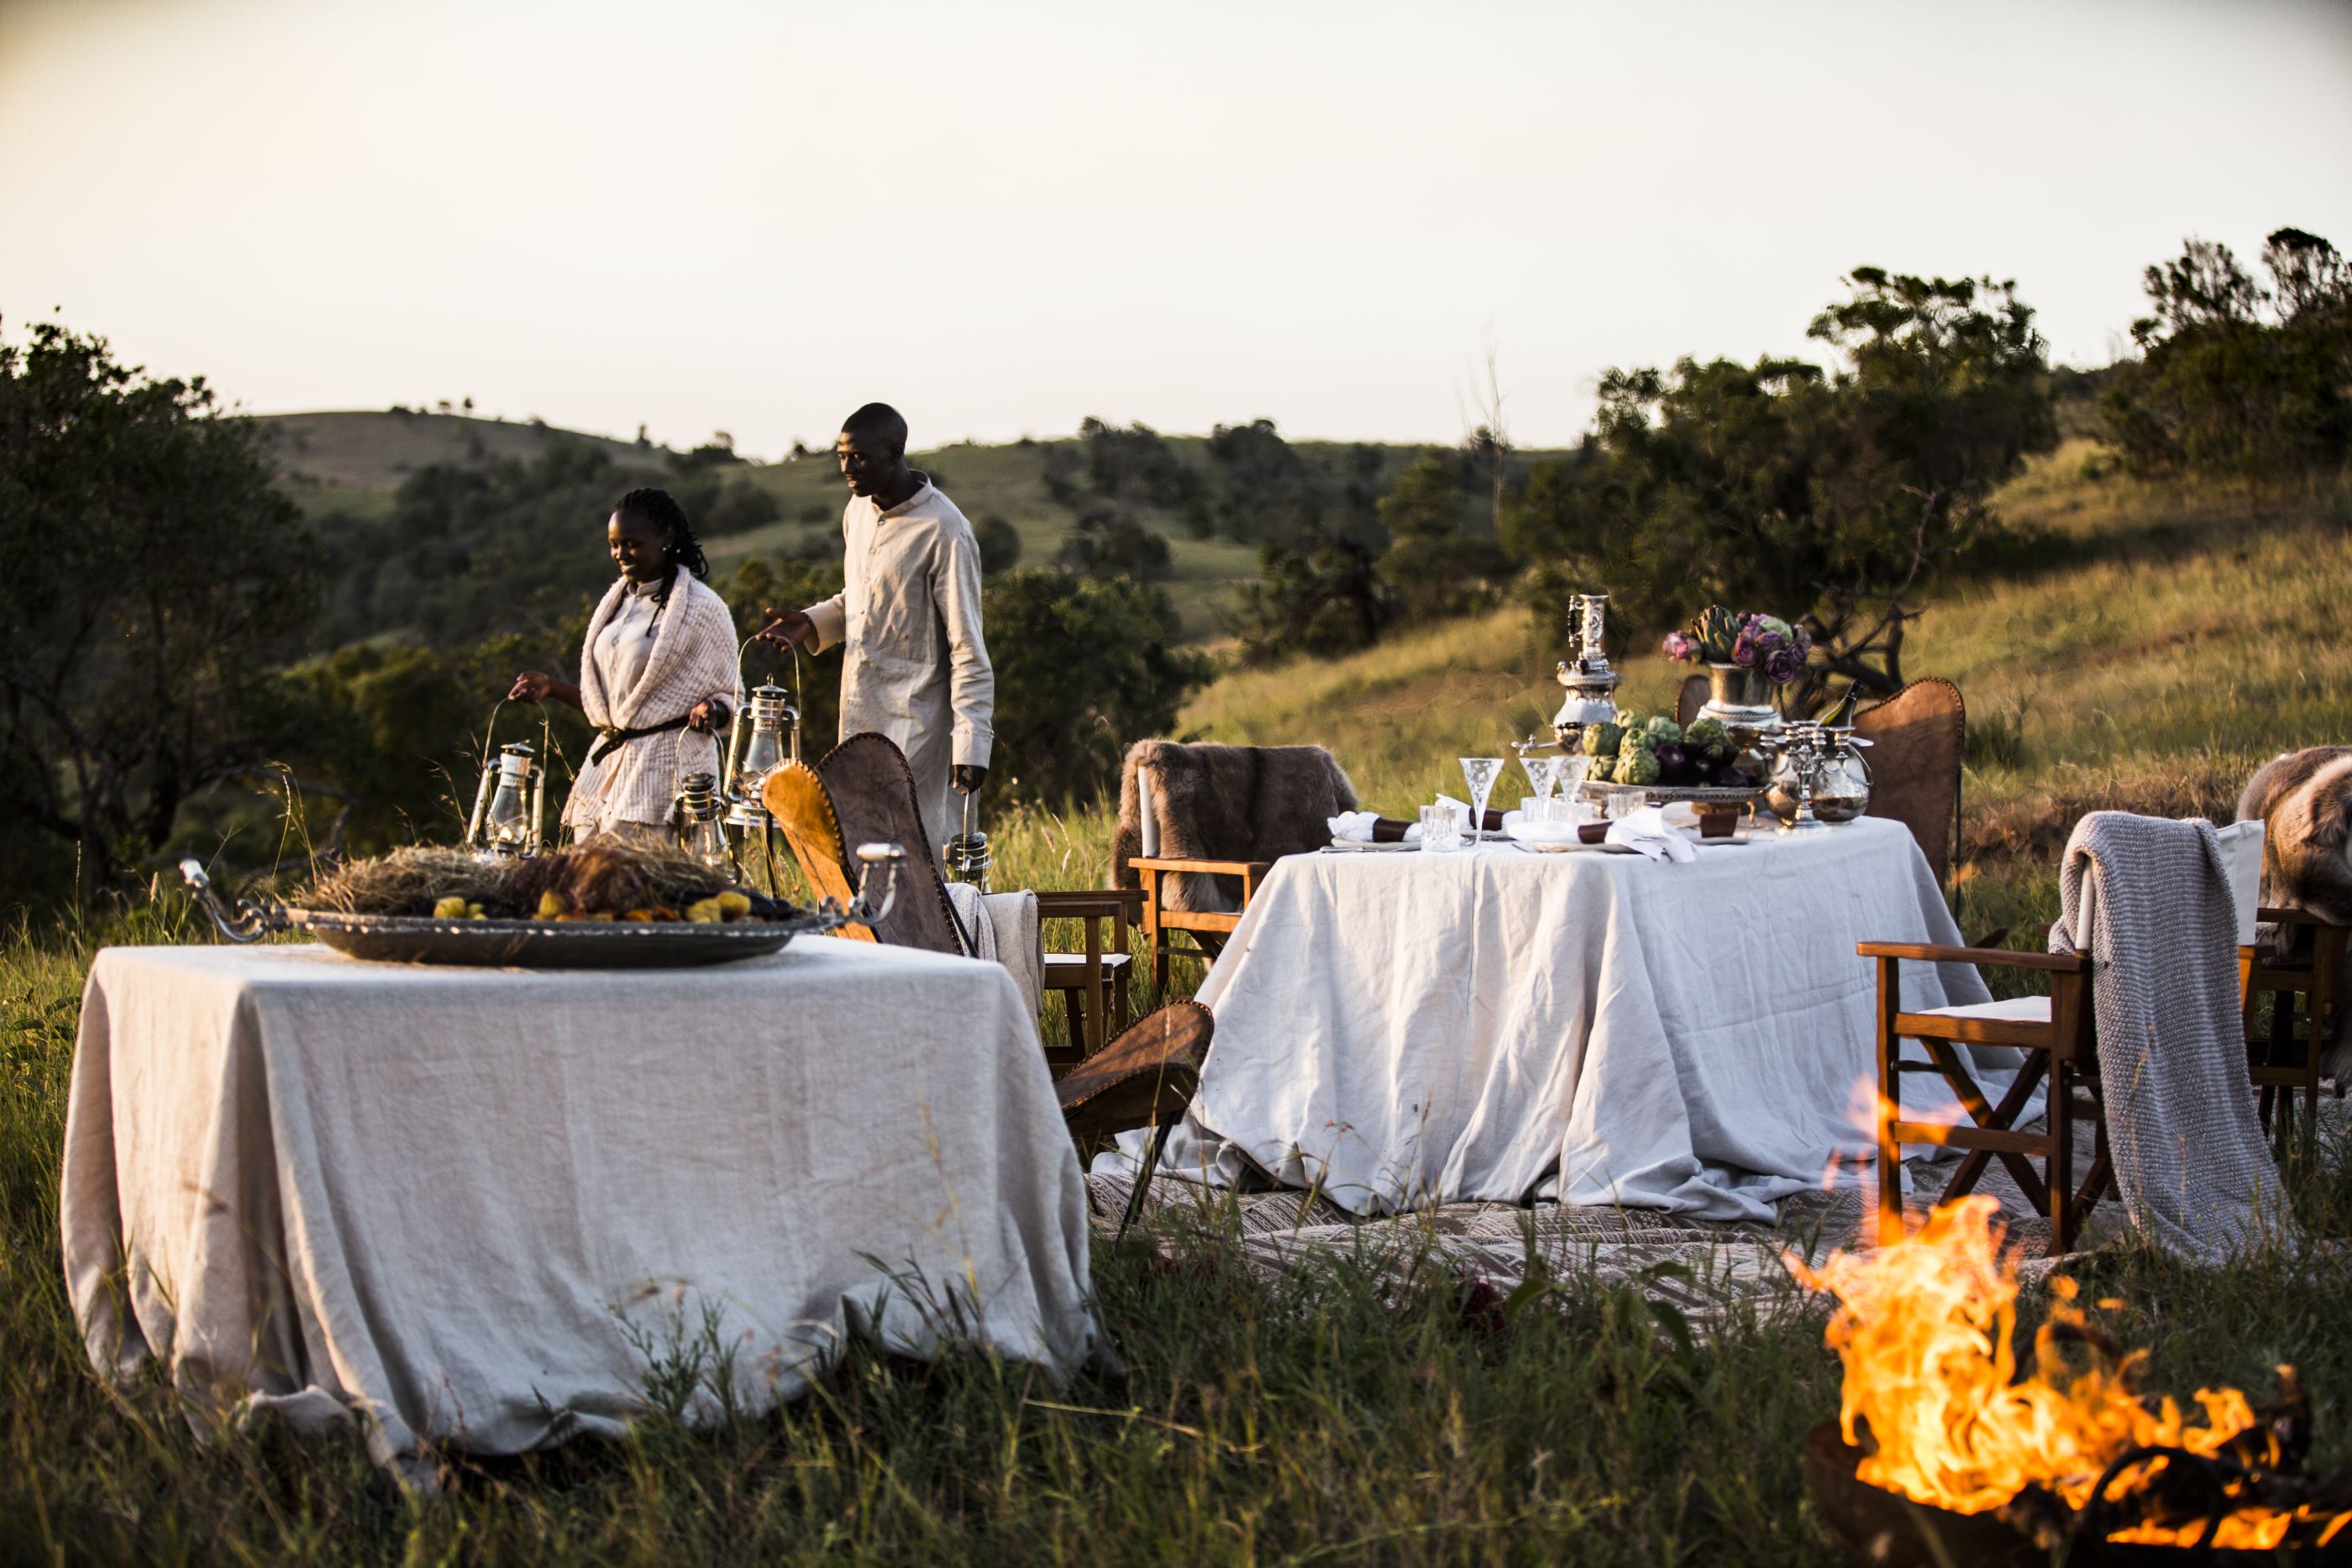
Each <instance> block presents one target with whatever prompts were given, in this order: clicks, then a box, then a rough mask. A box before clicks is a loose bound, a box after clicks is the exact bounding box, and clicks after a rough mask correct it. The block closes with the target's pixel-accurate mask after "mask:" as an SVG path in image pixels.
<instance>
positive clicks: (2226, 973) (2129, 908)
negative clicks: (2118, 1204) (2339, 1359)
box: [2050, 811, 2287, 1263]
mask: <svg viewBox="0 0 2352 1568" xmlns="http://www.w3.org/2000/svg"><path fill="white" fill-rule="evenodd" d="M2094 884H2095V890H2096V894H2095V897H2094V898H2093V900H2092V907H2091V926H2090V930H2089V932H2088V934H2087V935H2088V938H2089V940H2088V951H2089V955H2090V958H2091V1000H2092V1010H2093V1014H2094V1016H2095V1019H2096V1020H2097V1024H2098V1035H2099V1078H2100V1082H2101V1088H2102V1092H2104V1094H2105V1099H2106V1117H2107V1141H2108V1145H2109V1147H2110V1149H2111V1150H2112V1157H2113V1159H2114V1162H2115V1175H2116V1191H2117V1192H2118V1193H2120V1194H2121V1195H2122V1197H2123V1203H2124V1208H2125V1210H2126V1213H2127V1214H2128V1215H2129V1216H2130V1218H2131V1221H2132V1223H2133V1224H2134V1225H2136V1226H2137V1227H2139V1228H2140V1229H2141V1230H2143V1231H2145V1232H2146V1233H2147V1235H2148V1236H2149V1237H2151V1238H2152V1239H2155V1240H2156V1241H2157V1242H2158V1243H2159V1244H2160V1245H2162V1246H2164V1247H2165V1248H2167V1249H2170V1250H2172V1251H2176V1252H2179V1253H2181V1254H2183V1255H2184V1256H2187V1257H2190V1258H2194V1259H2197V1260H2200V1261H2203V1262H2209V1263H2212V1262H2220V1261H2221V1260H2223V1259H2225V1258H2227V1257H2229V1256H2230V1255H2231V1253H2233V1252H2235V1251H2237V1250H2238V1249H2240V1248H2242V1247H2243V1246H2245V1245H2247V1244H2248V1243H2249V1242H2251V1241H2252V1240H2254V1239H2257V1238H2258V1237H2260V1236H2261V1235H2262V1234H2263V1230H2264V1228H2266V1227H2269V1228H2278V1227H2281V1226H2283V1225H2284V1224H2285V1223H2286V1218H2287V1217H2286V1215H2285V1211H2284V1197H2283V1195H2282V1194H2281V1193H2280V1190H2279V1186H2278V1180H2277V1176H2276V1173H2275V1171H2274V1170H2273V1167H2272V1165H2271V1158H2270V1153H2269V1150H2268V1149H2267V1148H2266V1147H2265V1146H2264V1145H2263V1131H2262V1124H2261V1123H2260V1122H2258V1121H2257V1120H2256V1119H2255V1116H2254V1103H2253V1093H2252V1090H2251V1089H2250V1088H2249V1086H2248V1083H2247V1079H2246V1045H2245V1025H2244V1020H2243V1017H2242V1013H2241V1011H2240V1009H2239V1000H2238V954H2237V914H2236V909H2235V906H2234V905H2233V904H2231V894H2230V878H2229V873H2228V870H2227V868H2226V867H2225V866H2224V864H2223V863H2222V860H2221V845H2220V843H2219V842H2218V841H2216V840H2215V838H2214V836H2213V825H2212V824H2211V823H2210V822H2205V821H2190V822H2176V821H2167V820H2165V819H2163V818H2158V817H2139V816H2134V815H2131V814H2130V813H2128V812H2125V811H2094V812H2092V813H2091V814H2090V815H2089V816H2086V817H2084V819H2083V820H2082V821H2080V822H2078V823H2076V824H2075V825H2074V833H2073V835H2072V836H2071V837H2070V838H2068V840H2067V841H2066V855H2065V859H2064V861H2063V862H2062V863H2061V865H2060V868H2059V873H2058V886H2059V894H2060V897H2061V900H2062V902H2063V908H2064V911H2065V913H2064V915H2063V917H2062V918H2061V920H2060V921H2059V924H2058V925H2056V926H2054V927H2053V928H2052V930H2051V933H2050V947H2051V950H2052V951H2053V952H2071V951H2074V950H2075V947H2074V944H2073V943H2072V942H2070V940H2069V937H2068V934H2069V933H2070V932H2074V931H2076V930H2077V929H2079V927H2080V925H2081V922H2080V920H2079V918H2078V912H2079V911H2080V910H2081V908H2082V904H2083V898H2084V893H2085V891H2086V890H2087V889H2089V888H2090V887H2092V886H2093V885H2094Z"/></svg>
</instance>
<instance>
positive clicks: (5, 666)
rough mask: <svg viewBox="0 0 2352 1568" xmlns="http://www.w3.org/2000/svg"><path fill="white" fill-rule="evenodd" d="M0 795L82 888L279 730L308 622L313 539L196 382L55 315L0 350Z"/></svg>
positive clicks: (149, 842)
mask: <svg viewBox="0 0 2352 1568" xmlns="http://www.w3.org/2000/svg"><path fill="white" fill-rule="evenodd" d="M0 545H5V549H6V550H7V551H8V553H9V555H10V557H11V558H12V559H14V560H15V561H16V594H15V599H16V602H15V604H14V606H13V607H12V609H11V612H10V613H9V614H8V615H7V616H6V617H5V618H0V800H5V804H6V807H7V809H8V813H9V816H10V818H11V820H13V821H16V822H19V823H22V824H25V825H26V826H28V827H30V828H32V829H34V830H36V831H38V832H40V833H42V834H45V835H47V838H48V840H49V841H50V842H51V843H52V844H53V845H63V846H69V848H70V850H71V851H72V852H76V853H78V855H79V867H80V874H81V881H82V885H83V886H84V887H85V888H87V887H90V886H94V885H95V884H96V883H98V881H99V880H100V879H101V878H103V877H105V876H106V875H108V874H110V873H117V872H120V871H122V870H123V869H125V868H127V867H128V866H130V865H131V863H133V862H136V861H137V860H138V859H139V858H140V857H141V856H142V855H144V854H146V853H148V852H151V851H152V850H154V849H157V848H159V847H161V846H162V845H163V843H164V842H165V841H166V840H167V839H168V838H169V837H170V835H171V832H172V828H173V821H174V820H175V818H176V816H177V814H178V811H179V809H180V805H181V803H182V802H183V801H184V800H186V799H187V798H188V796H189V795H190V794H191V793H192V792H194V791H195V790H197V789H203V788H204V787H205V786H206V785H208V784H211V783H214V782H215V781H217V780H219V779H223V778H225V777H227V776H229V775H231V774H234V773H236V772H238V771H240V770H243V769H246V768H251V767H252V766H254V764H255V763H257V761H259V760H261V759H262V758H266V757H267V756H268V755H269V752H270V750H271V748H272V747H275V746H277V745H278V744H279V743H280V742H282V741H283V740H285V739H286V738H287V737H288V735H287V729H288V727H287V724H286V717H287V715H286V710H285V707H284V705H283V703H282V701H281V700H280V694H279V691H278V686H277V684H276V681H275V678H274V676H273V674H272V671H273V667H274V666H275V665H276V664H278V662H279V661H280V660H282V659H283V658H285V657H287V656H289V654H291V653H295V652H297V651H299V646H300V639H301V636H302V633H303V632H305V631H307V629H308V627H309V624H310V616H311V613H312V611H313V609H314V607H315V605H316V603H317V601H318V594H319V583H320V578H319V570H318V562H319V557H318V551H317V549H316V547H315V545H314V542H313V540H312V538H311V535H310V530H309V529H308V528H306V527H305V526H304V524H303V522H302V520H301V517H300V515H299V513H298V512H297V510H296V509H295V507H294V506H293V504H292V503H291V502H290V501H289V500H287V499H286V498H285V497H283V496H281V495H280V494H278V491H277V489H276V488H275V487H274V486H273V485H272V482H271V473H270V465H269V463H268V455H267V453H266V452H265V451H264V449H263V445H262V443H261V441H260V440H259V438H258V437H257V433H256V432H255V429H254V427H253V426H252V424H251V423H249V422H248V421H246V420H243V419H238V418H234V417H230V416H227V415H225V414H223V413H221V412H220V411H219V409H218V408H217V407H216V405H215V400H214V397H213V393H212V392H211V391H210V390H209V389H208V388H207V387H206V386H205V383H204V382H202V381H201V380H196V381H175V380H170V379H160V378H151V377H148V376H146V375H145V374H144V373H143V372H142V371H140V370H139V369H138V368H136V367H129V366H125V365H122V364H121V363H120V362H118V361H116V360H115V359H114V357H113V355H112V352H111V351H110V349H109V347H108V345H107V344H106V342H105V341H104V340H101V339H98V338H89V337H80V336H78V335H76V334H74V333H72V332H70V331H68V330H67V329H65V328H63V327H62V326H58V325H56V324H54V323H43V324H40V325H37V326H36V327H35V328H34V329H33V330H32V334H31V337H30V340H29V341H28V342H27V343H26V344H25V345H24V346H22V347H13V346H9V345H6V344H0ZM11 852H12V853H16V854H22V853H23V852H24V846H21V845H20V846H16V847H14V848H13V849H12V851H11Z"/></svg>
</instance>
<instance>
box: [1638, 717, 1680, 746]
mask: <svg viewBox="0 0 2352 1568" xmlns="http://www.w3.org/2000/svg"><path fill="white" fill-rule="evenodd" d="M1642 729H1643V733H1645V734H1646V735H1648V736H1649V737H1650V744H1651V745H1653V746H1669V745H1680V744H1681V743H1682V738H1683V727H1682V726H1681V725H1678V724H1676V723H1675V721H1674V720H1673V719H1670V718H1668V717H1667V716H1665V715H1664V714H1660V715H1659V716H1657V717H1655V718H1654V719H1652V720H1650V722H1649V723H1647V724H1645V725H1643V727H1642Z"/></svg>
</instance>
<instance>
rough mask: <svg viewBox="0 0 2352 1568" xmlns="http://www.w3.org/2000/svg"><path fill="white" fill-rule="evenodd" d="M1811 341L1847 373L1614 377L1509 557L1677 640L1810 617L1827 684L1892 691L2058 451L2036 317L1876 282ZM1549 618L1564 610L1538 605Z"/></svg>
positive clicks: (1991, 290)
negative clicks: (1949, 589)
mask: <svg viewBox="0 0 2352 1568" xmlns="http://www.w3.org/2000/svg"><path fill="white" fill-rule="evenodd" d="M1848 283H1849V285H1850V287H1851V290H1852V292H1851V297H1850V298H1847V299H1845V300H1843V301H1841V302H1839V303H1837V304H1833V305H1832V306H1831V307H1830V308H1828V309H1827V310H1825V311H1823V312H1822V314H1821V315H1820V316H1819V317H1817V318H1816V319H1814V321H1813V323H1812V326H1811V333H1810V335H1811V337H1812V338H1814V339H1815V340H1819V341H1821V342H1823V343H1825V344H1827V345H1829V346H1831V347H1832V348H1833V349H1835V350H1837V351H1838V353H1839V356H1840V359H1841V361H1842V363H1840V364H1839V365H1838V366H1836V367H1835V368H1834V369H1824V368H1823V367H1822V366H1818V365H1814V364H1811V363H1808V362H1805V361H1798V360H1786V359H1774V358H1767V359H1762V360H1759V361H1756V363H1754V364H1753V365H1746V364H1741V363H1738V362H1737V361H1728V360H1718V361H1714V362H1712V363H1708V364H1700V363H1698V362H1697V361H1693V360H1684V361H1681V362H1679V363H1678V364H1676V365H1675V368H1674V369H1673V370H1672V371H1665V372H1661V371H1655V370H1632V371H1609V372H1607V373H1606V374H1605V375H1603V377H1602V378H1601V408H1600V411H1599V414H1598V417H1597V419H1596V427H1595V430H1594V434H1592V435H1591V437H1589V438H1588V439H1587V442H1586V444H1585V445H1584V446H1583V448H1582V449H1580V451H1579V452H1578V453H1576V454H1574V455H1572V456H1570V458H1567V459H1564V460H1558V461H1554V462H1551V463H1548V464H1544V465H1539V466H1538V468H1537V469H1536V470H1535V471H1534V472H1532V473H1531V474H1530V475H1529V476H1528V482H1527V484H1526V486H1524V487H1523V489H1522V491H1521V493H1520V495H1519V497H1517V502H1516V504H1515V505H1514V506H1513V507H1511V508H1510V509H1509V511H1508V513H1507V516H1506V518H1505V543H1506V544H1507V546H1509V548H1510V549H1511V551H1512V553H1513V554H1514V555H1516V556H1517V557H1518V558H1519V559H1532V560H1537V561H1540V562H1544V563H1546V567H1545V570H1538V572H1536V573H1535V574H1533V580H1534V581H1535V583H1536V584H1537V586H1538V595H1539V596H1540V594H1541V593H1542V591H1543V589H1544V585H1546V584H1550V585H1554V586H1555V587H1559V588H1564V587H1566V586H1570V584H1572V583H1580V584H1581V585H1583V586H1587V587H1592V586H1605V587H1606V589H1607V590H1608V591H1609V593H1610V594H1611V596H1612V598H1611V607H1612V618H1614V619H1617V620H1618V621H1620V622H1621V623H1622V624H1625V625H1626V626H1627V627H1628V629H1629V630H1630V631H1632V632H1635V633H1636V634H1648V633H1654V632H1659V631H1663V630H1664V628H1665V627H1666V626H1668V625H1670V624H1672V623H1674V622H1677V621H1679V620H1681V619H1682V618H1683V617H1685V616H1687V615H1689V614H1690V613H1691V612H1694V611H1696V609H1698V608H1699V607H1701V606H1702V605H1705V604H1706V603H1708V602H1710V601H1720V602H1725V603H1730V604H1737V605H1740V606H1742V607H1744V608H1754V609H1759V610H1765V611H1769V612H1774V613H1778V614H1781V615H1786V616H1790V617H1802V618H1803V619H1804V620H1805V621H1806V622H1808V624H1809V626H1810V628H1811V631H1812V633H1813V640H1814V643H1815V646H1816V647H1817V648H1818V649H1819V650H1820V653H1819V654H1818V655H1817V657H1818V661H1819V663H1818V667H1819V668H1821V669H1822V670H1826V671H1834V672H1836V673H1837V674H1843V675H1844V676H1846V677H1847V678H1849V679H1851V680H1854V681H1857V682H1859V683H1861V684H1862V685H1863V686H1864V689H1865V690H1874V691H1882V692H1884V691H1893V690H1895V689H1896V688H1899V687H1900V686H1901V685H1902V684H1903V680H1904V674H1903V640H1904V633H1905V631H1906V627H1907V626H1908V625H1909V623H1910V622H1911V621H1912V620H1913V619H1914V617H1915V616H1916V614H1917V606H1918V603H1919V601H1920V597H1921V596H1922V595H1923V594H1924V592H1925V591H1926V590H1927V587H1928V586H1929V584H1930V583H1931V582H1932V581H1933V580H1935V578H1936V577H1937V574H1938V573H1940V572H1942V571H1945V570H1948V569H1950V568H1951V567H1952V566H1954V565H1955V564H1956V563H1958V562H1960V561H1961V560H1963V559H1966V558H1967V557H1968V556H1969V555H1970V554H1971V553H1972V552H1975V551H1978V550H1979V549H1984V548H1986V547H1988V546H1989V545H1990V544H1991V543H1993V542H1994V541H1995V540H1996V539H1997V538H1998V537H1999V528H1998V524H1997V520H1996V519H1995V518H1994V517H1993V515H1992V513H1991V510H1990V507H1989V506H1988V505H1987V504H1986V497H1988V496H1989V495H1990V492H1991V491H1992V489H1993V488H1994V487H1995V486H1998V485H2000V483H2001V481H2003V480H2005V479H2007V478H2008V477H2010V476H2011V475H2013V474H2014V473H2016V472H2017V470H2018V468H2019V466H2020V465H2021V464H2022V462H2023V460H2024V457H2025V455H2026V454H2027V453H2029V452H2032V451H2039V450H2043V449H2046V448H2047V447H2048V446H2050V445H2051V444H2053V442H2054V440H2055V438H2056V429H2055V425H2054V423H2053V418H2052V415H2051V411H2050V401H2049V392H2048V389H2047V385H2046V377H2047V371H2048V367H2047V364H2046V362H2045V360H2044V357H2043V347H2042V338H2041V335H2040V334H2039V333H2038V332H2036V331H2035V330H2034V329H2033V324H2032V319H2033V312H2032V309H2031V308H2029V307H2027V306H2026V305H2025V304H2024V303H2023V302H2022V301H2021V300H2020V299H2018V298H2017V294H2016V287H2015V286H2014V285H2013V284H2009V283H2000V284H1996V283H1993V282H1992V281H1991V280H1990V279H1971V278H1960V279H1958V280H1948V279H1944V278H1922V277H1909V276H1905V275H1900V274H1890V273H1887V272H1885V271H1884V270H1882V269H1880V268H1877V267H1858V268H1856V269H1855V271H1854V272H1853V276H1852V277H1850V278H1849V279H1848ZM1538 607H1539V608H1547V609H1549V608H1556V606H1551V605H1548V604H1543V603H1541V602H1539V606H1538Z"/></svg>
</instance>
